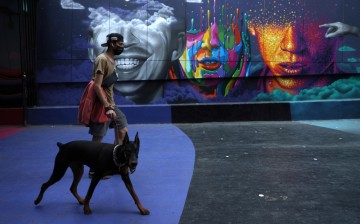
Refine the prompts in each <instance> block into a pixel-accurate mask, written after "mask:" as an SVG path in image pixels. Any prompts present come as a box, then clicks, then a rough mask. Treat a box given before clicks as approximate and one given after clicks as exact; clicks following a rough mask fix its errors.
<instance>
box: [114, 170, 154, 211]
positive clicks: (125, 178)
mask: <svg viewBox="0 0 360 224" xmlns="http://www.w3.org/2000/svg"><path fill="white" fill-rule="evenodd" d="M121 178H122V180H123V181H124V183H125V186H126V188H127V189H128V191H129V193H130V194H131V196H132V198H133V199H134V201H135V204H136V206H137V207H138V209H139V210H140V213H141V214H142V215H149V214H150V211H149V210H147V209H146V208H144V207H143V206H142V204H141V203H140V200H139V198H138V196H137V195H136V193H135V190H134V187H133V186H132V183H131V180H130V177H129V172H128V171H122V172H121Z"/></svg>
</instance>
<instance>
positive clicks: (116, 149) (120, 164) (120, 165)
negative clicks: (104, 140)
mask: <svg viewBox="0 0 360 224" xmlns="http://www.w3.org/2000/svg"><path fill="white" fill-rule="evenodd" d="M119 146H120V145H115V147H114V150H113V161H114V163H115V165H116V166H117V167H119V170H120V169H121V168H122V167H124V166H125V165H126V163H120V161H118V159H117V156H116V155H117V152H118V150H119Z"/></svg>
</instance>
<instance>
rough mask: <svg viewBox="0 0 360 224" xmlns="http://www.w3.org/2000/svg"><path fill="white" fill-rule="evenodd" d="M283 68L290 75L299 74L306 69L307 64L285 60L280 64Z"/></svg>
mask: <svg viewBox="0 0 360 224" xmlns="http://www.w3.org/2000/svg"><path fill="white" fill-rule="evenodd" d="M279 65H280V66H281V68H282V70H283V71H284V72H285V73H287V74H288V75H299V74H301V73H302V71H304V70H305V69H306V67H307V66H306V65H305V64H304V63H299V62H295V63H294V62H283V63H280V64H279Z"/></svg>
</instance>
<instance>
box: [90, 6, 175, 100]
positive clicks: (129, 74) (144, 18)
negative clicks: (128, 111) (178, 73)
mask: <svg viewBox="0 0 360 224" xmlns="http://www.w3.org/2000/svg"><path fill="white" fill-rule="evenodd" d="M148 8H149V6H146V7H145V5H143V6H142V7H139V8H137V9H136V10H131V11H128V10H127V11H125V10H119V12H117V13H116V14H115V13H113V12H109V11H107V10H105V9H104V8H102V7H100V8H97V9H90V11H91V14H90V16H89V17H90V18H93V19H94V20H93V22H92V24H91V26H92V27H91V29H92V31H93V37H92V38H91V39H90V42H91V43H92V44H93V46H94V48H93V49H91V50H90V51H92V52H91V54H90V57H93V58H95V57H96V56H97V55H99V54H101V53H102V52H104V50H105V48H103V47H101V43H102V42H103V40H104V39H105V37H106V35H107V34H108V33H112V32H116V33H121V34H122V35H123V36H124V52H123V53H122V54H121V55H119V56H115V62H116V71H117V73H118V74H119V81H139V80H165V79H166V76H167V70H168V65H169V62H170V61H171V55H172V51H173V49H171V47H170V46H171V44H170V42H171V41H172V40H171V39H172V30H173V27H172V26H174V25H175V24H176V22H177V20H176V18H175V17H174V16H173V13H172V10H173V9H172V8H170V7H168V6H166V5H164V4H161V3H158V4H157V5H154V6H152V9H155V10H153V14H152V15H150V14H149V10H146V9H148ZM109 15H110V16H109ZM175 37H176V36H175ZM175 41H177V40H175ZM147 83H148V82H127V83H126V85H124V83H121V84H118V85H116V84H115V89H116V90H117V91H119V92H120V93H121V94H122V95H123V96H125V97H127V98H129V99H131V100H134V101H136V98H137V97H140V96H141V97H142V100H144V98H146V97H147V95H148V96H150V95H151V94H146V93H147V92H148V89H147V88H151V89H154V85H153V84H154V83H152V85H151V87H148V86H147ZM155 89H156V90H157V89H159V87H158V88H155ZM144 93H145V94H144ZM150 101H151V100H150Z"/></svg>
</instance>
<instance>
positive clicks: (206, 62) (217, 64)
mask: <svg viewBox="0 0 360 224" xmlns="http://www.w3.org/2000/svg"><path fill="white" fill-rule="evenodd" d="M207 15H208V25H207V28H206V29H205V30H204V31H202V30H201V28H200V29H198V30H196V29H194V28H193V27H192V28H191V29H190V30H189V31H188V32H187V36H186V37H187V42H186V49H185V51H184V53H183V55H182V56H181V58H180V62H181V65H182V68H183V70H184V73H185V75H186V77H185V78H187V79H189V80H191V82H193V83H194V84H195V85H199V86H205V87H213V88H216V86H217V85H218V84H219V82H221V81H222V80H224V79H222V78H231V77H235V78H236V77H239V76H240V74H241V72H242V70H241V68H242V67H241V66H243V63H242V62H243V60H246V56H244V48H245V47H244V43H243V41H242V33H241V28H240V26H239V21H240V20H241V19H240V18H239V10H238V9H237V10H236V15H235V16H232V15H230V18H229V20H230V21H231V22H230V24H224V23H223V22H221V23H219V25H218V24H217V22H216V21H215V18H214V21H213V23H211V24H210V11H207ZM192 22H193V20H192ZM218 94H219V93H218ZM221 94H224V93H221ZM224 95H226V93H225V94H224Z"/></svg>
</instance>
